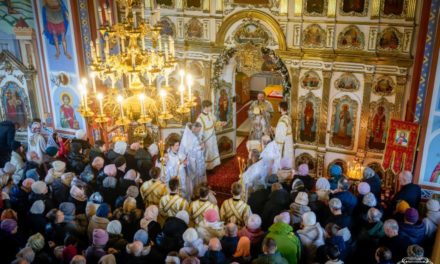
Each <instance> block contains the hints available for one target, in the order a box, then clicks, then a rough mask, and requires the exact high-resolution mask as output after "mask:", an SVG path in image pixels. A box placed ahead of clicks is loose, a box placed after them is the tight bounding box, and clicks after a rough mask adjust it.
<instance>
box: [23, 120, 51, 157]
mask: <svg viewBox="0 0 440 264" xmlns="http://www.w3.org/2000/svg"><path fill="white" fill-rule="evenodd" d="M46 145H47V144H46V140H45V139H44V137H43V135H41V123H40V122H33V123H32V124H31V126H30V128H28V152H35V153H36V154H37V155H38V163H39V164H42V163H43V162H44V160H45V155H46Z"/></svg>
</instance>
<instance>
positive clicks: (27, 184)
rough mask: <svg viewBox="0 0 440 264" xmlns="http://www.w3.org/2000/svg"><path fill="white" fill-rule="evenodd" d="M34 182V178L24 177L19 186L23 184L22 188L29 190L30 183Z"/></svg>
mask: <svg viewBox="0 0 440 264" xmlns="http://www.w3.org/2000/svg"><path fill="white" fill-rule="evenodd" d="M34 182H35V181H34V179H32V178H27V179H25V180H24V181H23V182H22V183H21V186H23V187H24V188H26V189H28V190H30V189H31V187H32V184H33V183H34Z"/></svg>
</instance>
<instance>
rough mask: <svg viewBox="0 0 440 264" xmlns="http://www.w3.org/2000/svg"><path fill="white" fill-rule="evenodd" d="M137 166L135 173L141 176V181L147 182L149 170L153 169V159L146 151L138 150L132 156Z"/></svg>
mask: <svg viewBox="0 0 440 264" xmlns="http://www.w3.org/2000/svg"><path fill="white" fill-rule="evenodd" d="M134 157H135V159H136V164H137V171H139V173H140V174H141V179H142V180H143V181H148V180H149V179H151V177H150V173H149V172H150V169H151V168H152V167H153V158H152V157H151V154H150V153H149V152H148V151H147V150H146V149H139V150H138V151H136V155H135V156H134Z"/></svg>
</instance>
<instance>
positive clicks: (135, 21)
mask: <svg viewBox="0 0 440 264" xmlns="http://www.w3.org/2000/svg"><path fill="white" fill-rule="evenodd" d="M133 22H134V28H137V17H136V11H134V10H133Z"/></svg>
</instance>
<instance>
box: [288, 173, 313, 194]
mask: <svg viewBox="0 0 440 264" xmlns="http://www.w3.org/2000/svg"><path fill="white" fill-rule="evenodd" d="M296 179H299V180H301V181H302V182H303V184H304V188H305V189H306V190H307V192H310V191H311V190H313V188H314V187H315V180H314V179H313V178H312V176H310V175H305V176H301V175H295V176H293V180H292V182H294V181H295V180H296Z"/></svg>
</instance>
